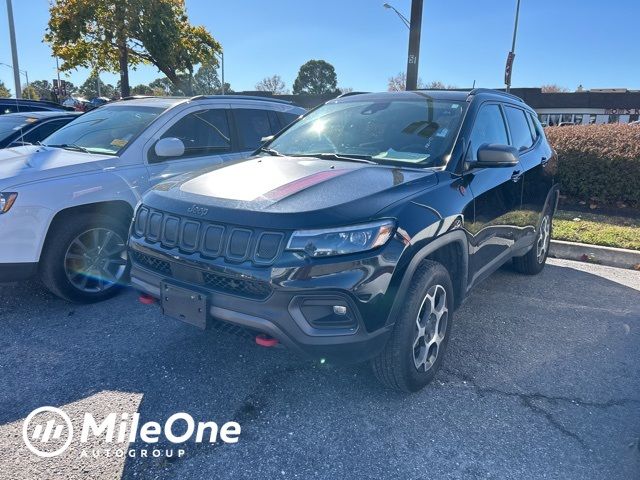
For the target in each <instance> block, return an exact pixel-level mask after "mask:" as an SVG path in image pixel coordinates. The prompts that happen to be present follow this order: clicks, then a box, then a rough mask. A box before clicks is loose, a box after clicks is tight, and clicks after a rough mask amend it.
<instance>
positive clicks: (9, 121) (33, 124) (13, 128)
mask: <svg viewBox="0 0 640 480" xmlns="http://www.w3.org/2000/svg"><path fill="white" fill-rule="evenodd" d="M79 115H80V113H79V112H67V111H56V110H51V111H42V112H26V113H8V114H6V115H2V116H0V148H9V147H20V146H23V145H35V144H38V143H39V142H41V141H42V140H44V139H45V138H47V137H48V136H49V135H51V134H52V133H53V132H55V131H56V130H58V129H59V128H61V127H63V126H65V125H66V124H67V123H69V122H70V121H72V120H73V119H75V118H77V117H78V116H79Z"/></svg>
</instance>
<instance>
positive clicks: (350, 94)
mask: <svg viewBox="0 0 640 480" xmlns="http://www.w3.org/2000/svg"><path fill="white" fill-rule="evenodd" d="M365 93H370V92H346V93H341V94H340V95H338V96H337V97H336V98H344V97H350V96H352V95H364V94H365Z"/></svg>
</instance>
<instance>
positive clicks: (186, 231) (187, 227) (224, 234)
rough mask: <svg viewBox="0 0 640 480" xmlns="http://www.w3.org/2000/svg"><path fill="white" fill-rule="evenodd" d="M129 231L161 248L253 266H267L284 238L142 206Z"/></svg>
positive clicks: (271, 233) (276, 256)
mask: <svg viewBox="0 0 640 480" xmlns="http://www.w3.org/2000/svg"><path fill="white" fill-rule="evenodd" d="M132 233H133V234H134V235H135V236H136V237H138V238H143V239H144V240H145V241H147V242H149V243H153V244H157V245H160V246H162V247H163V248H165V249H172V248H178V249H179V250H180V251H182V252H184V253H187V254H193V253H197V254H199V255H200V256H202V257H206V258H218V257H223V258H224V259H225V260H228V261H230V262H235V263H240V262H244V261H251V262H253V263H255V264H257V265H271V264H272V263H273V262H274V261H275V260H276V259H277V258H278V255H280V253H281V252H282V248H283V246H284V242H285V238H286V235H285V233H284V232H274V231H268V230H264V229H249V228H244V227H241V226H235V225H222V224H217V223H212V222H208V221H204V220H199V219H195V218H191V217H189V218H186V217H179V216H176V215H173V214H169V213H166V212H162V211H159V210H155V209H151V208H149V207H147V206H144V205H143V206H141V207H140V208H139V209H138V211H137V213H136V218H135V220H134V223H133V229H132Z"/></svg>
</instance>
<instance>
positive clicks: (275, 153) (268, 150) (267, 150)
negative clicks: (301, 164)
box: [258, 147, 284, 157]
mask: <svg viewBox="0 0 640 480" xmlns="http://www.w3.org/2000/svg"><path fill="white" fill-rule="evenodd" d="M258 151H260V152H264V153H268V154H269V155H273V156H274V157H284V155H282V154H281V153H280V152H278V151H277V150H274V149H273V148H267V147H260V148H259V149H258Z"/></svg>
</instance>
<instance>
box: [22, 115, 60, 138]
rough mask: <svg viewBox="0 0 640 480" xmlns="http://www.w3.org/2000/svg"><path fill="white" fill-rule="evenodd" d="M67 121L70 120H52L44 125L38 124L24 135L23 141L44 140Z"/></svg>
mask: <svg viewBox="0 0 640 480" xmlns="http://www.w3.org/2000/svg"><path fill="white" fill-rule="evenodd" d="M67 123H69V120H52V121H51V122H46V123H43V124H42V125H38V126H37V127H36V128H34V129H33V130H31V131H30V132H27V133H26V134H25V135H24V136H23V137H22V141H23V142H26V143H36V142H39V141H42V140H44V139H45V138H47V137H48V136H49V135H51V134H52V133H53V132H55V131H56V130H58V129H59V128H60V127H62V126H63V125H66V124H67Z"/></svg>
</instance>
